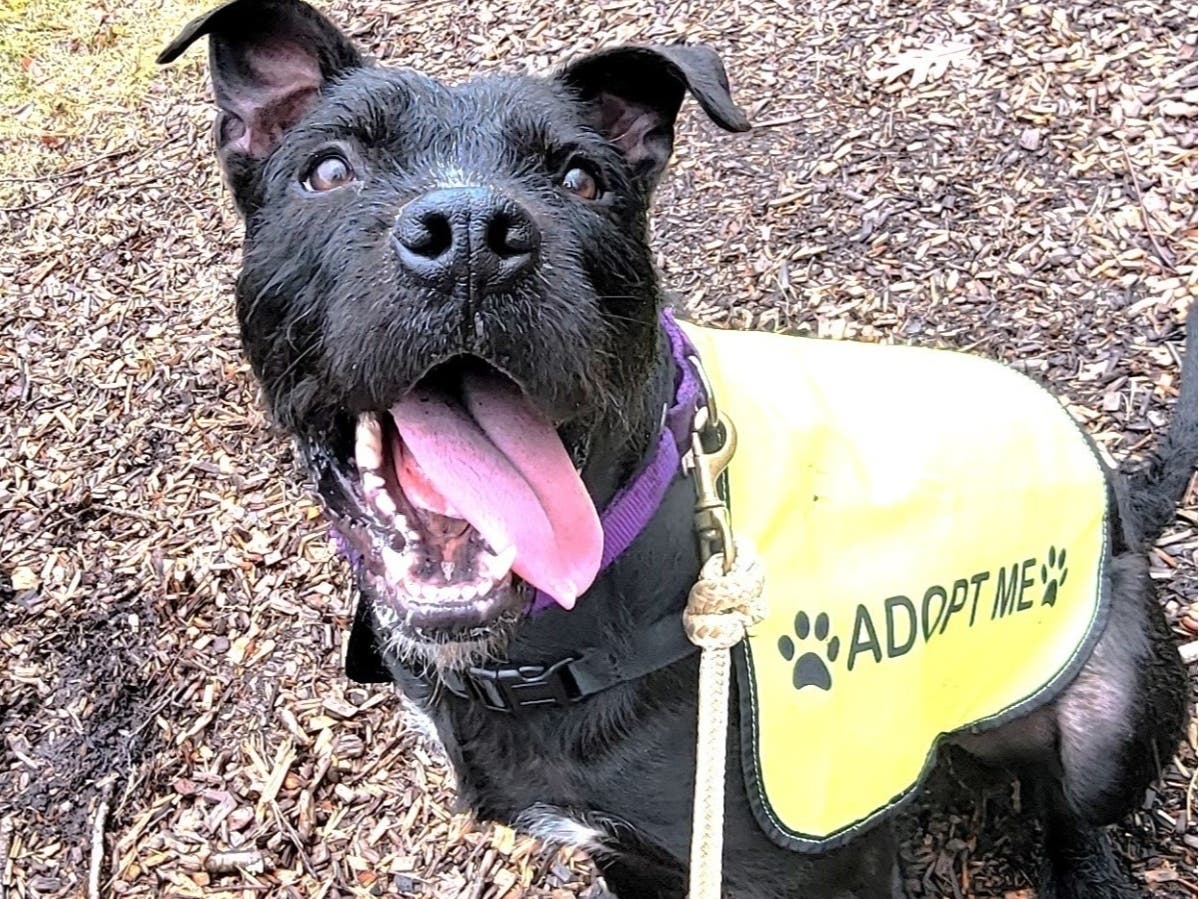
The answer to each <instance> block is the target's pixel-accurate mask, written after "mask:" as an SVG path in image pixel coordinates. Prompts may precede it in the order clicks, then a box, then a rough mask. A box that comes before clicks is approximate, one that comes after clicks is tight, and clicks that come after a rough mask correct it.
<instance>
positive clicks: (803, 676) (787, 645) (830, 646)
mask: <svg viewBox="0 0 1199 899" xmlns="http://www.w3.org/2000/svg"><path fill="white" fill-rule="evenodd" d="M828 631H829V623H828V615H826V614H825V613H824V612H821V613H820V614H819V615H817V616H816V622H815V624H813V623H812V622H811V621H810V620H809V619H808V613H807V612H800V613H799V614H798V615H796V616H795V636H796V638H798V639H799V640H800V641H803V640H807V639H808V635H809V634H810V635H811V636H812V637H814V638H815V639H816V640H818V641H820V642H821V643H824V644H825V645H824V658H821V657H820V654H819V653H816V652H812V651H808V652H805V653H804V654H803V655H801V656H800V657H799V658H798V659H795V653H796V651H797V650H796V647H795V641H794V640H792V639H791V638H790V637H788V636H787V635H786V634H784V635H783V636H781V637H779V654H780V655H781V656H782V657H783V658H784V659H786V660H787V661H788V662H790V661H791V660H792V659H795V667H794V669H793V670H792V673H791V683H792V684H794V686H795V689H796V690H802V689H803V688H804V687H819V688H820V689H821V690H829V689H831V688H832V686H833V676H832V674H831V673H830V672H829V670H828V664H827V663H826V662H825V659H828V662H830V663H831V662H835V661H837V654H838V653H840V652H841V639H840V638H839V637H833V638H832V639H831V640H830V639H829V636H828Z"/></svg>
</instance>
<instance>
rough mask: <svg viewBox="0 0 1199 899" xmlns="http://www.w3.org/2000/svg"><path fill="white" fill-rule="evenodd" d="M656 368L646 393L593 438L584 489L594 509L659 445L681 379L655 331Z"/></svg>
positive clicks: (665, 341) (665, 343)
mask: <svg viewBox="0 0 1199 899" xmlns="http://www.w3.org/2000/svg"><path fill="white" fill-rule="evenodd" d="M654 341H655V342H654V350H653V362H652V364H651V366H650V368H649V376H648V377H647V378H646V380H645V382H644V384H643V388H642V389H641V390H640V391H638V393H637V395H636V396H635V397H630V398H629V400H628V402H627V404H626V405H625V406H624V408H623V409H621V411H620V417H619V419H618V420H617V419H612V420H607V421H603V422H601V423H600V424H599V425H597V426H596V427H595V428H594V429H593V431H592V434H591V438H590V447H589V452H588V454H587V462H586V464H585V465H584V467H583V470H582V478H583V483H584V484H585V485H586V487H587V492H588V493H589V494H590V495H591V498H592V500H593V501H594V502H595V506H596V508H598V509H604V508H606V507H607V506H608V504H609V503H610V502H611V501H612V497H613V496H615V495H616V493H617V491H619V490H620V489H621V488H622V487H623V486H624V485H625V484H627V483H628V482H629V481H630V480H631V479H632V478H633V477H635V476H636V475H637V473H638V472H639V471H641V470H642V469H643V468H644V467H645V464H646V461H647V459H648V458H649V456H650V453H651V452H652V451H653V449H654V447H655V446H656V444H657V441H658V436H659V434H660V433H661V430H662V424H663V410H664V409H665V408H666V407H667V406H669V405H671V404H672V403H673V402H674V396H675V383H676V380H677V377H678V372H677V370H676V364H675V360H674V358H673V356H672V354H671V350H670V341H669V338H668V337H667V335H666V332H665V331H664V330H663V329H662V328H661V327H660V326H655V328H654Z"/></svg>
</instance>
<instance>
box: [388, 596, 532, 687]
mask: <svg viewBox="0 0 1199 899" xmlns="http://www.w3.org/2000/svg"><path fill="white" fill-rule="evenodd" d="M372 614H373V616H374V619H375V620H374V626H375V632H376V633H377V634H378V639H379V649H380V651H381V652H382V653H383V655H384V656H385V657H390V658H392V659H395V660H396V661H398V662H399V663H400V664H402V665H404V666H405V667H407V668H409V669H412V670H415V671H438V672H443V671H462V670H465V669H467V668H470V667H473V666H477V665H483V664H486V663H487V662H491V661H495V660H497V659H501V658H503V655H504V650H505V649H506V648H507V646H508V642H509V640H510V639H511V637H512V632H513V631H514V630H515V629H516V627H517V625H518V624H519V622H520V619H521V617H523V616H522V613H520V612H516V611H512V610H509V611H507V612H504V613H503V614H502V615H501V616H500V617H499V618H496V619H495V620H494V621H491V622H489V623H488V624H487V625H486V626H480V627H476V628H470V629H468V630H466V631H424V630H422V629H420V628H409V627H408V626H407V625H405V624H403V623H401V622H399V620H398V619H397V617H396V616H395V614H394V613H393V612H392V611H391V610H390V609H386V608H380V607H375V608H374V609H373V610H372Z"/></svg>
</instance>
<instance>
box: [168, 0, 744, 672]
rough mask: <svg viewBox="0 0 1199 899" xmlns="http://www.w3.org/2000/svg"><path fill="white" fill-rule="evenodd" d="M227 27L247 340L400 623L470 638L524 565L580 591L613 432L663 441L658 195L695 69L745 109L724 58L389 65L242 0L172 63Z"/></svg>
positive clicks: (527, 580) (225, 99)
mask: <svg viewBox="0 0 1199 899" xmlns="http://www.w3.org/2000/svg"><path fill="white" fill-rule="evenodd" d="M204 36H207V38H208V40H209V61H210V67H211V74H212V80H213V87H214V93H215V97H216V102H217V106H218V107H219V115H218V118H217V122H216V129H215V134H216V143H217V152H218V155H219V158H220V161H221V164H222V166H223V168H224V172H225V176H226V181H227V183H228V185H229V187H230V189H231V191H232V193H233V196H234V198H235V200H236V203H237V205H238V208H239V209H240V210H241V212H242V214H243V215H244V217H245V222H246V246H245V253H244V259H243V268H242V272H241V276H240V278H239V280H238V288H237V299H238V318H239V321H240V324H241V330H242V337H243V342H244V345H245V349H246V352H247V354H248V355H249V358H250V361H251V363H252V365H253V368H254V372H255V374H256V375H257V377H258V379H259V380H260V382H261V384H262V386H263V389H264V393H265V395H266V398H267V401H268V402H269V404H270V407H271V409H272V411H273V413H274V416H275V418H276V419H277V420H278V421H279V422H280V423H281V424H282V425H283V426H284V427H285V428H287V429H288V430H289V431H291V432H292V433H293V434H294V435H295V436H296V437H297V439H298V440H299V442H300V444H301V446H302V447H303V449H304V453H305V456H306V458H307V461H308V463H309V465H310V467H311V468H312V471H313V474H314V477H315V479H316V482H317V486H318V488H319V491H320V494H321V496H322V498H323V500H324V502H325V505H326V507H327V509H328V510H329V513H330V515H331V517H332V518H333V520H334V522H335V523H336V526H337V528H338V530H339V531H340V532H341V534H342V535H343V537H344V539H345V540H346V541H347V542H348V544H349V545H350V547H351V548H352V549H353V550H354V551H356V553H357V554H358V555H360V556H361V558H362V563H361V564H362V566H363V584H364V588H365V589H367V590H368V592H369V593H370V594H371V596H372V600H373V606H374V609H375V614H376V617H377V618H378V623H379V624H380V625H381V626H382V628H383V629H384V630H385V631H387V632H388V635H389V636H390V637H392V638H393V639H394V641H395V642H396V644H397V645H401V646H405V647H407V648H409V649H417V650H419V649H421V648H422V647H424V648H429V647H432V646H439V645H444V644H446V643H447V642H457V643H459V644H460V645H463V644H464V645H467V646H474V645H484V644H486V643H487V641H488V640H489V639H490V638H491V637H493V636H494V635H495V633H496V632H498V631H500V630H502V626H501V625H502V624H503V623H504V622H511V621H513V620H515V619H516V618H518V617H519V614H520V612H521V610H522V609H523V607H524V605H525V603H526V602H527V600H528V596H527V593H528V591H527V588H526V586H525V585H529V584H531V585H534V586H536V587H539V588H541V589H542V590H544V591H545V592H547V593H549V594H550V595H552V596H554V597H555V598H556V599H558V600H559V602H561V603H562V604H563V605H565V606H567V607H569V606H570V605H571V604H572V603H573V602H574V600H575V598H576V597H577V596H578V594H579V593H580V592H582V591H583V590H585V589H586V587H587V586H588V585H589V584H590V583H591V581H592V579H593V578H594V577H595V574H596V569H597V567H598V564H599V554H600V550H601V548H602V546H601V545H602V535H601V534H600V530H599V523H598V519H597V516H596V512H595V507H594V499H595V497H589V495H588V487H589V486H591V485H590V484H586V482H587V477H586V467H587V465H588V463H589V461H590V460H589V455H590V452H591V448H592V446H593V444H594V437H595V435H596V434H599V433H603V434H604V435H605V439H606V440H607V441H608V445H620V444H621V443H622V442H624V443H626V444H629V443H635V442H636V440H637V439H641V440H642V442H643V443H644V442H645V433H644V432H645V431H646V430H647V426H646V423H645V422H639V421H634V420H631V418H632V417H631V416H630V415H629V414H628V412H627V409H628V406H629V403H628V398H629V397H635V396H637V395H639V394H640V392H642V391H643V390H644V388H645V384H646V382H647V379H648V378H649V377H650V374H651V368H652V366H653V364H654V360H655V357H656V356H655V354H656V351H657V349H658V347H659V342H658V341H659V339H660V338H659V335H658V330H657V328H658V326H657V321H658V314H659V310H660V305H661V299H660V296H659V293H658V290H657V286H656V279H655V275H654V270H653V264H652V261H651V258H650V253H649V249H648V246H647V241H646V217H647V216H646V213H647V207H648V204H649V199H650V195H651V193H652V190H653V187H654V185H655V184H656V182H657V180H658V178H659V176H660V175H661V173H662V171H663V169H664V167H665V166H666V163H667V160H668V157H669V156H670V153H671V149H672V144H673V137H674V121H675V116H676V114H677V112H678V109H679V106H680V104H681V103H682V101H683V98H684V96H685V94H686V93H688V92H690V93H691V94H692V95H693V96H694V97H695V98H696V100H698V101H699V103H700V105H701V106H702V107H703V109H704V110H705V112H707V114H708V115H709V117H710V118H711V119H712V120H713V121H715V122H716V123H717V124H718V125H720V126H721V127H722V128H725V129H727V130H730V131H742V130H745V129H747V128H748V123H747V122H746V120H745V117H744V115H743V114H742V112H741V111H740V110H739V109H738V108H737V107H736V105H734V103H733V101H732V99H731V97H730V94H729V86H728V81H727V79H726V77H725V73H724V69H723V66H722V65H721V62H720V59H719V58H718V57H717V55H716V54H715V53H713V52H712V51H711V50H709V49H707V48H703V47H688V46H665V47H623V48H617V49H613V50H607V51H604V52H600V53H596V54H593V55H591V56H587V57H585V58H582V59H578V60H576V61H574V62H573V63H571V64H569V65H567V66H566V67H565V68H564V69H562V70H561V71H560V72H558V73H557V74H555V75H553V76H552V77H546V78H534V77H493V78H486V79H480V80H477V81H472V82H470V83H468V84H465V85H461V86H457V87H450V86H447V85H444V84H442V83H440V82H437V81H434V80H432V79H430V78H427V77H424V76H422V75H419V74H417V73H415V72H412V71H408V70H396V69H386V68H381V67H376V66H373V65H370V64H368V63H367V62H366V61H365V60H364V59H363V57H362V55H361V54H360V53H359V51H358V50H357V49H355V47H354V46H353V44H352V43H351V42H350V41H349V40H348V39H347V38H346V37H345V36H344V35H343V34H342V33H341V32H340V31H338V30H337V29H336V28H335V27H334V26H333V25H332V24H331V23H329V22H328V21H327V20H326V19H325V18H323V17H322V16H321V15H320V14H319V13H317V12H316V11H315V10H314V9H312V8H311V7H310V6H308V5H306V4H304V3H301V2H299V0H234V2H232V3H227V4H225V5H224V6H221V7H220V8H218V9H216V10H214V11H212V12H210V13H208V14H207V15H204V16H202V17H200V18H198V19H196V20H195V21H193V22H192V23H191V24H189V25H188V26H187V27H186V28H185V29H184V31H183V33H182V34H180V35H179V37H178V38H177V39H176V40H175V41H174V42H173V43H171V45H170V46H169V47H167V49H166V50H165V51H163V53H162V55H161V56H160V58H159V61H160V62H170V61H171V60H173V59H175V58H176V57H177V56H178V55H179V54H181V53H182V52H183V51H184V50H185V49H186V48H187V47H188V46H189V45H190V44H192V43H193V42H194V41H196V40H198V39H199V38H201V37H204ZM655 425H656V423H655ZM613 435H616V439H615V440H613V439H612V438H613ZM580 471H583V473H584V477H582V478H580V475H579V472H580ZM592 492H594V490H592Z"/></svg>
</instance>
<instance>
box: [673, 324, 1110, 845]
mask: <svg viewBox="0 0 1199 899" xmlns="http://www.w3.org/2000/svg"><path fill="white" fill-rule="evenodd" d="M683 328H684V330H685V331H686V333H687V335H688V336H689V337H690V338H691V340H692V341H694V343H695V345H696V347H697V349H698V350H699V355H700V358H701V359H702V360H703V361H704V366H705V368H706V370H707V373H708V376H709V378H710V379H711V381H712V385H713V389H714V391H715V393H716V396H717V398H718V400H719V403H720V407H721V408H722V409H723V410H725V411H727V412H728V414H729V416H730V417H731V419H732V420H733V422H734V424H735V426H736V428H737V432H738V435H739V440H738V446H737V452H736V455H735V456H734V458H733V461H732V464H731V466H730V468H729V490H730V500H731V502H730V505H731V509H732V519H733V529H734V532H735V533H736V534H737V535H738V537H744V538H749V540H750V542H751V543H752V544H753V545H754V546H755V547H756V548H757V551H758V552H759V554H760V555H761V557H762V559H763V561H764V562H765V565H766V594H767V601H768V605H769V609H770V611H769V615H768V617H767V618H766V620H765V621H763V622H762V623H761V624H759V625H758V626H757V627H755V628H754V629H753V631H752V633H751V635H750V638H749V639H748V640H747V641H745V642H744V643H743V644H742V645H741V647H739V649H738V653H737V656H738V658H737V661H738V669H739V670H738V674H739V677H738V692H739V695H740V705H741V716H740V717H741V729H742V749H743V752H742V755H743V758H744V768H745V776H746V784H747V787H748V790H749V794H750V800H751V803H752V804H753V806H754V811H755V814H756V817H757V819H758V822H759V824H760V825H761V826H762V827H763V829H764V830H765V831H766V832H767V834H768V835H770V837H771V839H773V840H774V841H775V842H776V843H778V844H779V845H782V846H785V847H787V848H791V849H796V850H800V851H825V850H828V849H830V848H833V847H834V846H837V845H840V844H842V843H844V842H846V841H847V840H848V839H849V838H851V837H852V836H854V835H855V834H856V833H858V832H860V831H861V830H862V829H864V828H866V827H868V826H870V825H871V824H873V823H876V822H877V821H878V820H879V819H880V818H881V817H882V816H883V815H885V814H886V813H888V812H889V811H891V810H892V809H894V808H895V806H896V805H897V804H898V803H899V802H901V801H902V800H904V799H905V798H907V797H909V796H910V795H911V794H912V793H913V791H914V790H915V788H916V786H917V785H918V784H919V782H920V780H921V779H922V777H923V775H924V773H925V771H926V769H927V768H928V766H929V763H930V761H931V760H932V757H933V754H934V752H935V749H936V745H937V742H938V740H939V739H940V738H941V736H942V735H944V734H950V733H953V732H955V731H963V730H965V731H982V730H986V729H988V728H991V727H995V726H997V725H999V724H1001V723H1003V722H1005V721H1007V720H1009V719H1011V718H1013V717H1017V716H1020V715H1023V714H1026V713H1027V712H1029V711H1031V710H1032V709H1033V708H1036V707H1037V706H1038V705H1041V704H1043V703H1045V702H1047V701H1048V700H1049V699H1051V698H1052V697H1053V696H1054V695H1055V693H1056V692H1057V691H1058V690H1060V689H1061V688H1062V687H1063V686H1065V684H1066V683H1068V682H1069V680H1070V679H1071V678H1072V677H1073V675H1074V674H1075V673H1076V671H1077V670H1078V668H1079V666H1080V665H1081V664H1082V662H1083V661H1085V659H1086V657H1087V655H1088V654H1089V651H1090V649H1091V647H1092V646H1093V645H1094V642H1095V640H1096V639H1098V636H1099V635H1100V633H1101V632H1102V626H1103V622H1104V620H1105V618H1106V605H1107V603H1106V592H1107V591H1106V587H1105V583H1106V580H1107V573H1106V571H1105V566H1106V565H1107V563H1108V547H1107V535H1108V519H1107V516H1108V500H1109V495H1108V488H1107V483H1106V478H1105V475H1104V469H1103V466H1102V464H1101V463H1100V461H1099V459H1098V457H1097V455H1096V453H1095V451H1094V448H1093V446H1092V445H1091V444H1090V442H1089V441H1088V439H1087V438H1086V437H1085V435H1084V434H1083V433H1082V432H1081V430H1080V429H1079V427H1078V426H1077V425H1076V424H1075V422H1074V420H1073V419H1072V418H1071V417H1070V416H1069V414H1068V413H1067V412H1066V411H1065V410H1064V409H1063V408H1062V407H1061V405H1060V404H1059V403H1058V402H1057V401H1056V400H1055V399H1054V398H1053V397H1052V396H1051V395H1050V394H1049V393H1047V392H1046V391H1044V390H1042V389H1041V388H1040V387H1039V386H1038V385H1037V384H1035V383H1034V382H1033V381H1031V380H1030V379H1028V378H1026V377H1024V376H1022V375H1020V374H1018V373H1016V372H1014V371H1012V370H1011V369H1009V368H1005V367H1004V366H1002V365H999V364H996V363H993V362H989V361H986V360H983V359H980V358H977V357H973V356H967V355H963V354H959V353H951V352H943V351H936V350H926V349H916V348H910V347H893V346H876V345H868V344H857V343H849V342H835V341H823V340H810V339H804V338H795V337H788V336H782V335H777V334H766V333H756V332H734V331H717V330H712V329H706V328H698V327H696V326H693V325H687V324H684V325H683Z"/></svg>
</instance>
